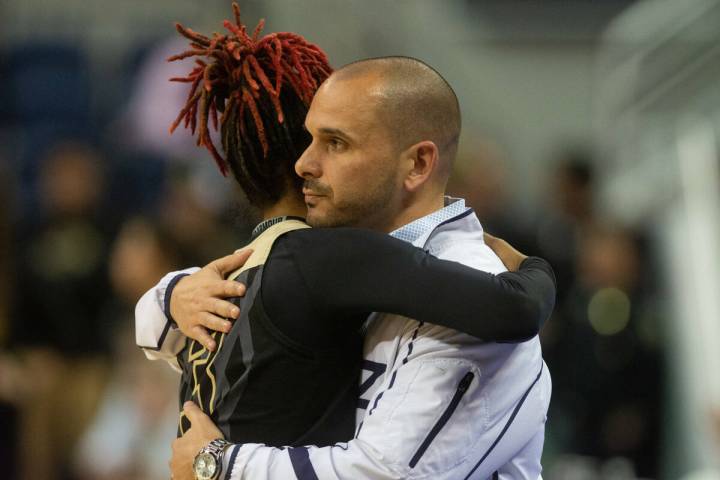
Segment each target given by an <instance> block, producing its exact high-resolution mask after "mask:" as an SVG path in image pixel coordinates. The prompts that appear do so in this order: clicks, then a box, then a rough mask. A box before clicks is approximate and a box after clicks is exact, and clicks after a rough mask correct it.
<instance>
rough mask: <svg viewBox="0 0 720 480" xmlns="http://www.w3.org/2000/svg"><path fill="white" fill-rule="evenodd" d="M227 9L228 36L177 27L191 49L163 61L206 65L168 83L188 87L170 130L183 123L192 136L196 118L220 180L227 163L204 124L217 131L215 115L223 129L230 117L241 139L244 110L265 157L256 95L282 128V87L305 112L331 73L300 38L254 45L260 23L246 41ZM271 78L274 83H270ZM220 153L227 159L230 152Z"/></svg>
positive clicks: (285, 35) (284, 35)
mask: <svg viewBox="0 0 720 480" xmlns="http://www.w3.org/2000/svg"><path fill="white" fill-rule="evenodd" d="M232 8H233V13H234V17H235V24H232V23H231V22H229V21H228V20H225V21H224V22H223V25H224V26H225V28H226V29H227V30H228V32H229V33H228V34H227V35H220V34H219V33H214V34H213V37H212V38H209V37H206V36H204V35H201V34H199V33H196V32H194V31H192V30H191V29H189V28H185V27H183V26H182V25H180V24H179V23H178V24H176V28H177V30H178V32H180V34H181V35H183V36H184V37H186V38H187V39H189V40H190V46H191V47H192V48H191V49H190V50H187V51H185V52H183V53H181V54H179V55H174V56H172V57H170V58H169V59H168V61H175V60H181V59H184V58H188V57H205V58H207V59H210V63H208V62H206V61H204V60H199V59H198V60H195V63H196V64H197V66H196V67H195V68H194V69H193V70H192V71H191V72H190V74H189V75H188V76H187V77H179V78H178V77H176V78H171V79H170V80H171V81H175V82H187V83H191V86H190V92H189V94H188V98H187V103H186V104H185V107H184V108H183V109H182V111H181V112H180V114H179V115H178V116H177V119H176V120H175V122H173V124H172V126H171V127H170V133H172V132H173V131H175V129H176V128H177V126H178V125H179V124H180V122H182V121H183V119H184V120H185V128H187V127H188V126H189V127H190V130H191V131H192V133H193V135H194V134H195V130H196V127H197V125H198V124H197V115H198V112H199V114H200V123H199V129H198V138H197V145H198V146H200V145H204V146H205V147H206V148H207V149H208V150H209V151H210V153H211V154H212V155H213V158H214V159H215V161H216V163H217V165H218V167H219V168H220V171H221V172H222V174H223V175H225V176H227V173H228V161H227V160H226V159H224V158H223V157H222V156H221V155H220V154H219V153H218V151H217V149H216V148H215V146H214V145H213V143H212V140H211V139H210V135H209V131H208V119H210V120H211V121H212V124H213V128H214V129H215V130H217V129H218V112H221V113H222V116H221V117H220V120H219V122H220V124H222V125H223V126H225V122H226V121H227V119H228V118H229V117H232V118H233V119H236V121H237V125H236V126H234V127H235V128H236V129H237V132H235V133H236V134H237V135H238V137H245V135H246V125H245V119H246V118H247V116H245V115H243V114H244V113H245V112H246V110H249V112H250V114H251V116H252V119H253V121H254V130H255V132H256V134H257V137H258V140H259V141H260V144H261V145H262V151H263V156H264V157H267V154H268V138H267V135H266V134H265V126H264V125H263V119H262V115H261V112H260V110H259V108H258V100H259V99H260V95H261V89H262V90H264V91H265V93H266V94H267V95H269V97H270V99H271V101H272V104H273V105H274V108H275V112H276V113H277V121H278V122H279V123H283V122H284V113H283V109H282V106H281V102H280V94H281V90H282V88H283V85H284V84H285V83H287V84H289V85H290V87H292V89H293V90H294V92H295V94H296V95H297V97H299V99H300V100H301V101H302V102H303V103H304V104H305V107H307V106H308V105H309V104H310V101H311V100H312V97H313V96H314V94H315V91H316V90H317V88H318V87H319V86H320V84H321V83H322V82H323V81H324V80H325V78H327V77H328V75H330V73H331V72H332V69H331V68H330V66H329V64H328V60H327V57H326V56H325V53H324V52H323V51H322V50H320V49H319V48H318V47H317V46H315V45H313V44H310V43H308V42H307V41H306V40H305V39H304V38H303V37H301V36H300V35H297V34H294V33H290V32H280V33H272V34H269V35H266V36H264V37H262V38H260V39H258V37H259V35H260V32H261V31H262V29H263V26H264V25H265V21H264V20H260V22H259V23H258V25H257V27H256V28H255V31H254V32H253V34H252V36H250V35H248V34H247V31H246V27H245V25H243V24H242V23H241V22H240V7H239V6H238V4H237V3H233V4H232ZM267 72H271V73H272V75H268V73H267ZM271 77H274V83H273V81H271ZM226 100H227V102H226ZM225 153H226V155H228V156H230V155H231V152H227V151H226V152H225ZM293 160H294V159H293ZM236 176H237V174H236Z"/></svg>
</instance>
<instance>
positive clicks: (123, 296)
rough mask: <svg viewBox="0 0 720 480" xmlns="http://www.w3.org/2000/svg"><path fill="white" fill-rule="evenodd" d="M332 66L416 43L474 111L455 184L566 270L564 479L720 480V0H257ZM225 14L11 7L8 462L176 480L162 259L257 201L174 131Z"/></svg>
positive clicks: (10, 2)
mask: <svg viewBox="0 0 720 480" xmlns="http://www.w3.org/2000/svg"><path fill="white" fill-rule="evenodd" d="M240 4H241V7H242V11H243V15H244V20H245V22H246V23H248V24H251V25H254V24H255V23H256V22H257V20H258V19H259V18H261V17H265V18H267V27H266V32H272V31H282V30H291V31H295V32H298V33H301V34H302V35H304V36H306V37H307V38H308V39H309V40H311V41H313V42H315V43H317V44H319V45H320V46H321V47H323V48H324V49H325V50H326V51H327V52H328V55H329V58H330V60H331V63H332V64H333V65H335V66H340V65H343V64H344V63H347V62H350V61H352V60H356V59H359V58H363V57H371V56H380V55H393V54H397V55H410V56H414V57H418V58H420V59H422V60H424V61H426V62H428V63H429V64H431V65H433V66H434V67H435V68H437V69H438V70H439V71H440V72H441V73H442V74H443V75H445V76H446V78H447V79H448V80H449V82H450V83H451V84H452V85H453V86H454V88H455V89H456V91H457V93H458V96H459V98H460V103H461V106H462V109H463V117H464V131H463V136H462V139H461V152H460V156H459V158H458V162H457V167H456V173H455V175H454V178H453V180H452V185H451V189H450V193H452V194H455V195H458V196H463V197H465V198H466V199H467V200H468V202H469V203H470V205H471V206H473V207H474V208H475V210H476V212H477V213H478V215H479V217H480V219H481V221H482V222H483V224H484V226H485V227H486V229H487V230H488V231H489V232H491V233H493V234H495V235H498V236H501V237H503V238H505V239H507V240H508V241H510V242H511V243H512V244H514V245H515V246H517V247H518V248H519V249H520V250H522V251H523V252H525V253H527V254H534V255H541V256H543V257H545V258H547V259H549V260H550V261H551V263H552V264H553V266H554V268H555V271H556V273H557V277H558V282H559V291H558V303H557V308H556V311H555V313H554V316H553V318H552V319H551V320H550V321H549V322H548V324H547V325H546V327H545V329H544V331H543V332H542V342H543V349H544V355H545V358H546V361H547V363H548V365H549V366H550V369H551V372H552V375H553V386H554V391H553V401H552V406H551V412H550V415H549V423H548V430H547V439H546V446H545V455H544V459H543V464H544V467H545V474H544V476H545V478H546V479H550V480H554V479H560V480H564V479H568V480H570V479H572V480H576V479H579V480H584V479H588V480H594V479H634V478H660V479H718V478H720V473H719V472H720V294H719V292H720V273H719V271H720V269H719V268H718V267H720V169H719V160H718V159H719V157H718V150H717V145H718V133H719V128H720V0H652V1H650V0H648V1H630V0H603V1H591V0H544V1H530V0H527V1H521V0H449V1H439V0H438V1H432V0H412V1H411V0H395V1H390V0H386V1H381V0H362V1H361V0H354V1H342V2H339V1H332V0H304V1H300V0H284V1H282V0H262V1H260V0H254V1H253V0H247V1H241V2H240ZM230 15H231V13H230V2H229V1H228V0H204V1H202V2H201V1H198V0H153V1H152V2H147V1H140V0H123V1H122V2H118V1H110V0H94V1H93V2H86V1H82V0H63V1H62V2H60V1H57V0H5V1H3V2H1V3H0V465H2V469H3V474H2V477H3V478H8V479H15V478H17V479H22V480H55V479H58V480H90V479H100V480H130V479H133V480H154V479H166V478H167V459H168V458H169V453H170V441H171V439H172V438H173V437H174V435H175V424H176V412H177V402H176V384H177V378H176V377H175V375H174V373H173V372H171V371H170V369H167V368H164V366H163V365H155V364H152V363H151V362H148V361H146V360H145V359H144V356H143V355H142V353H140V351H139V350H138V349H137V348H136V347H135V346H134V342H133V332H132V328H133V307H134V303H135V301H136V300H137V299H138V297H139V296H140V294H141V293H142V292H144V291H145V290H146V289H148V288H150V287H151V286H152V285H153V284H154V283H155V282H157V280H158V279H159V278H160V277H161V276H162V275H163V274H164V273H165V272H167V271H169V270H173V269H177V268H180V267H184V266H190V265H203V264H205V263H206V262H207V261H209V260H211V259H213V258H215V257H217V256H220V255H224V254H226V253H227V252H229V251H231V250H232V249H234V248H235V247H237V246H240V245H242V244H243V243H244V242H245V241H246V239H247V237H248V233H249V230H250V229H251V228H252V226H253V225H252V224H251V222H250V221H249V220H248V215H247V213H246V208H245V207H244V206H243V205H242V204H240V203H238V200H236V197H235V195H234V192H233V188H232V186H231V185H230V183H229V182H228V181H226V180H224V179H223V178H222V177H221V176H220V174H219V173H218V172H217V171H216V169H215V167H214V164H213V162H212V161H211V159H210V158H209V156H208V155H207V154H206V151H205V150H204V149H199V148H196V147H195V146H194V144H193V142H192V140H191V139H190V138H189V136H188V135H186V134H185V132H184V131H178V132H177V133H176V134H175V135H174V136H172V137H171V136H169V135H168V127H169V125H170V123H171V121H172V119H173V118H174V116H175V114H176V113H177V112H178V111H179V109H180V108H181V103H182V100H183V97H184V88H183V86H178V84H171V83H169V82H167V79H168V78H169V77H171V76H176V75H178V74H183V73H185V72H186V71H187V65H183V64H181V63H174V64H168V63H166V62H165V61H164V59H165V58H166V57H168V56H169V55H170V54H173V53H177V52H178V51H180V50H183V49H184V42H183V41H181V40H180V39H179V38H178V37H179V36H178V35H176V34H175V32H174V28H173V22H175V21H180V22H182V23H184V24H185V25H188V26H191V27H192V28H193V29H195V30H197V31H200V32H204V33H210V32H212V31H219V30H221V28H222V27H221V21H222V19H224V18H229V17H230Z"/></svg>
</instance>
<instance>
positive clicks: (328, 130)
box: [318, 127, 353, 140]
mask: <svg viewBox="0 0 720 480" xmlns="http://www.w3.org/2000/svg"><path fill="white" fill-rule="evenodd" d="M318 132H320V133H322V134H323V135H334V136H337V137H342V138H346V139H348V140H352V139H353V137H351V136H350V135H348V134H347V133H345V132H343V131H342V130H340V129H339V128H331V127H320V128H318Z"/></svg>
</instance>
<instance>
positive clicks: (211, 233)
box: [159, 162, 254, 267]
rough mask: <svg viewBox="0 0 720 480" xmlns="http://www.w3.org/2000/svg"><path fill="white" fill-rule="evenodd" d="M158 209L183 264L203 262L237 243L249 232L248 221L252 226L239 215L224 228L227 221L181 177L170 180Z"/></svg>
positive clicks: (236, 246) (233, 248)
mask: <svg viewBox="0 0 720 480" xmlns="http://www.w3.org/2000/svg"><path fill="white" fill-rule="evenodd" d="M208 163H210V162H208ZM216 173H217V172H216ZM217 175H218V176H219V173H217ZM217 180H220V179H219V178H218V179H217ZM240 208H242V206H241V207H240ZM159 209H160V218H161V219H162V220H161V221H162V224H163V226H164V228H165V229H166V230H167V231H168V232H169V234H171V235H172V236H173V238H175V239H176V241H177V242H179V246H180V249H181V251H182V254H183V259H184V262H185V263H184V266H185V267H189V266H193V265H195V266H202V265H205V264H206V263H208V262H209V261H211V260H214V259H215V258H218V257H219V256H221V255H226V254H227V253H229V252H232V251H234V250H235V249H237V248H239V247H241V246H242V245H244V244H245V243H246V241H247V239H248V238H249V236H250V231H251V229H252V227H250V228H248V225H252V226H254V223H253V222H252V221H250V222H249V223H248V219H247V218H240V219H239V221H236V222H235V224H234V225H232V226H231V227H229V228H228V225H227V221H225V219H224V218H223V217H222V216H221V215H220V214H219V213H218V212H216V211H214V210H213V209H211V208H209V207H208V206H207V204H205V203H204V202H203V201H202V199H201V198H199V197H198V196H197V194H196V189H194V188H193V187H192V185H191V184H190V183H189V182H188V179H187V178H183V177H179V178H175V179H173V180H172V181H171V182H170V184H169V186H168V189H167V191H166V192H165V194H164V196H163V197H162V198H161V199H160V205H159ZM240 213H242V212H240ZM242 216H243V217H247V215H245V214H242Z"/></svg>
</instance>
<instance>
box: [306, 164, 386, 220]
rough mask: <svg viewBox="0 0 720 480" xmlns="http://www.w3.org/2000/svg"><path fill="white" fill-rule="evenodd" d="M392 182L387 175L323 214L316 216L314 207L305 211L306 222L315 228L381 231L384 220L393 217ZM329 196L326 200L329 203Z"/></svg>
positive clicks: (335, 204)
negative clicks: (351, 228) (352, 228)
mask: <svg viewBox="0 0 720 480" xmlns="http://www.w3.org/2000/svg"><path fill="white" fill-rule="evenodd" d="M395 190H396V187H395V179H394V178H393V175H386V176H385V178H383V179H382V180H381V181H379V182H378V183H377V184H375V185H373V186H371V187H370V188H369V189H367V190H364V191H362V192H361V193H358V194H357V195H355V196H353V197H352V198H349V199H346V200H343V201H340V202H338V203H334V204H332V205H331V207H330V209H328V211H327V212H326V213H324V214H315V212H316V210H315V209H314V207H309V208H308V215H307V222H308V224H310V225H311V226H313V227H316V228H327V227H358V228H370V229H374V230H377V229H382V225H383V223H385V222H383V220H384V219H387V218H388V217H390V216H392V212H391V211H389V209H391V208H392V204H393V197H394V196H395V193H396V192H395ZM331 198H333V197H332V196H330V197H328V198H326V199H325V201H330V199H331Z"/></svg>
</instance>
